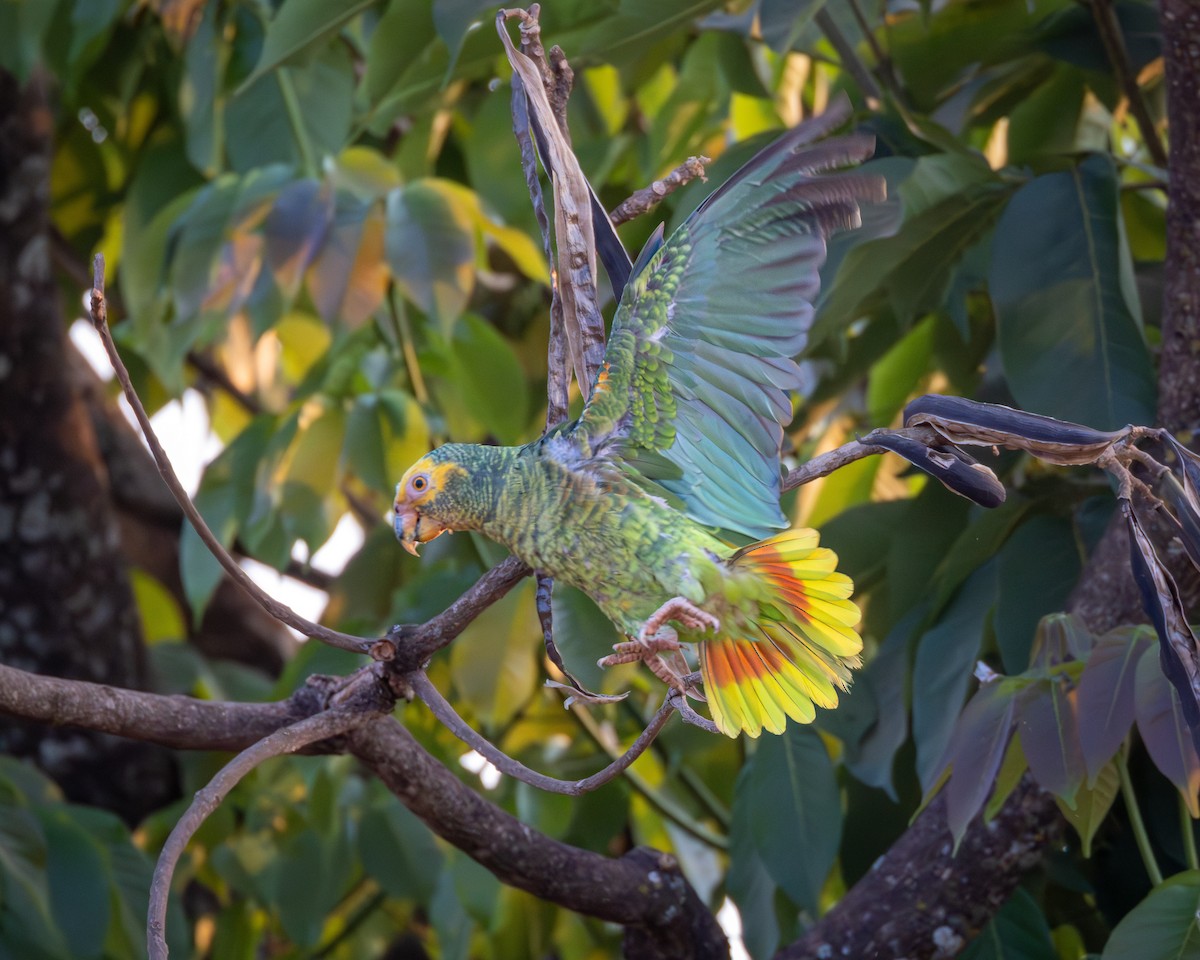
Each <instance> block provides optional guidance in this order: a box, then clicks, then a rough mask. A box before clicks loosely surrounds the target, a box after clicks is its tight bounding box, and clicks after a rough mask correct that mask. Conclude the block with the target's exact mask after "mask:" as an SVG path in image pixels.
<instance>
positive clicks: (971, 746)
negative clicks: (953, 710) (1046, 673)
mask: <svg viewBox="0 0 1200 960" xmlns="http://www.w3.org/2000/svg"><path fill="white" fill-rule="evenodd" d="M1014 692H1015V691H1014V690H1013V689H1012V687H1011V681H1010V682H1008V683H1006V682H1005V681H1003V680H998V681H993V682H991V683H987V684H984V685H983V686H981V687H980V688H979V690H978V691H977V692H976V694H975V696H973V697H972V698H971V700H970V702H968V703H967V706H966V708H965V709H964V710H963V712H962V716H961V717H960V718H959V721H958V728H957V729H956V730H955V732H954V738H953V739H952V740H951V741H950V745H949V747H948V748H947V756H946V759H947V762H948V763H949V764H950V765H951V767H952V768H953V769H952V771H951V773H950V782H949V783H948V784H947V785H946V821H947V824H948V825H949V827H950V833H951V834H952V835H953V836H954V845H955V848H956V849H957V847H958V844H959V843H960V842H961V840H962V838H963V834H964V833H966V830H967V827H968V826H969V825H970V823H971V821H972V820H973V819H975V815H976V814H977V813H979V811H980V810H981V809H983V803H984V801H985V800H986V799H987V797H988V794H989V793H991V792H992V787H993V785H994V784H995V780H996V774H997V773H998V772H999V770H1000V764H1001V761H1002V760H1003V759H1004V754H1005V752H1006V750H1007V747H1008V741H1009V738H1010V737H1011V735H1012V728H1013V716H1014V705H1015V697H1014ZM940 774H941V771H940V770H939V771H938V775H940Z"/></svg>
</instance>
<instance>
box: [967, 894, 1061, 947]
mask: <svg viewBox="0 0 1200 960" xmlns="http://www.w3.org/2000/svg"><path fill="white" fill-rule="evenodd" d="M1057 957H1058V954H1057V953H1056V952H1055V950H1054V942H1053V941H1052V940H1051V939H1050V925H1049V924H1047V923H1046V918H1045V916H1044V915H1043V914H1042V910H1041V908H1040V907H1039V906H1038V903H1037V901H1036V900H1034V899H1033V897H1032V896H1031V895H1030V894H1029V893H1028V892H1027V891H1026V890H1024V889H1022V888H1021V887H1018V888H1017V889H1016V890H1015V891H1014V892H1013V895H1012V896H1011V897H1010V898H1009V900H1008V903H1006V904H1005V905H1004V906H1003V907H1001V908H1000V910H999V912H998V913H997V914H996V915H995V916H994V917H993V918H992V920H991V922H990V923H989V924H988V925H987V926H986V927H984V928H983V931H982V932H981V933H980V934H979V936H978V937H976V938H975V939H974V940H972V941H971V943H970V944H969V945H968V947H967V949H966V950H964V951H963V953H962V960H1057Z"/></svg>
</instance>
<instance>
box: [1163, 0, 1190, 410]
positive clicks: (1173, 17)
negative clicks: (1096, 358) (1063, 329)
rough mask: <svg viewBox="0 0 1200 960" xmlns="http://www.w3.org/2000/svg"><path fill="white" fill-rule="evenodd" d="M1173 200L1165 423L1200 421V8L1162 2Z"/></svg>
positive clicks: (1176, 0)
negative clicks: (1199, 228)
mask: <svg viewBox="0 0 1200 960" xmlns="http://www.w3.org/2000/svg"><path fill="white" fill-rule="evenodd" d="M1160 10H1161V13H1162V16H1161V24H1162V33H1163V54H1164V59H1165V60H1166V76H1167V115H1168V116H1169V117H1170V124H1171V127H1170V134H1171V157H1170V184H1171V195H1170V200H1169V202H1168V204H1167V257H1166V261H1165V263H1164V289H1163V319H1162V354H1161V359H1160V366H1159V403H1158V415H1159V423H1160V424H1161V425H1162V426H1163V427H1165V428H1166V429H1168V430H1170V431H1171V432H1172V433H1176V432H1178V431H1182V430H1186V431H1195V430H1196V428H1197V424H1200V230H1198V228H1197V225H1198V224H1200V107H1198V106H1197V104H1200V7H1198V6H1197V4H1195V3H1193V2H1190V0H1162V3H1161V5H1160Z"/></svg>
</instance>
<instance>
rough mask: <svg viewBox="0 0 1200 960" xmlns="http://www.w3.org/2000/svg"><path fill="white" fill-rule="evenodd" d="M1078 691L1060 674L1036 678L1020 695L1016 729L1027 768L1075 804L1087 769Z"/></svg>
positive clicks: (1035, 776) (1069, 804)
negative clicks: (1084, 760)
mask: <svg viewBox="0 0 1200 960" xmlns="http://www.w3.org/2000/svg"><path fill="white" fill-rule="evenodd" d="M1077 710H1078V705H1077V691H1076V690H1074V689H1068V688H1067V681H1066V679H1065V678H1062V677H1055V678H1053V679H1050V680H1038V681H1036V682H1035V683H1034V684H1033V685H1032V686H1031V687H1029V688H1028V689H1027V690H1026V691H1025V692H1024V694H1023V695H1022V697H1021V704H1020V706H1019V707H1018V708H1017V730H1018V731H1019V732H1020V736H1021V747H1022V749H1023V750H1024V751H1025V759H1026V760H1027V761H1028V763H1029V772H1030V773H1032V774H1033V778H1034V779H1035V780H1036V781H1037V782H1038V783H1039V784H1040V785H1041V786H1042V787H1043V788H1044V789H1046V790H1049V791H1050V792H1051V793H1053V794H1054V795H1055V796H1057V797H1061V798H1062V799H1063V800H1064V801H1065V802H1066V804H1067V805H1068V806H1074V805H1075V792H1076V791H1077V790H1078V789H1079V785H1080V784H1081V783H1082V782H1083V778H1084V776H1085V775H1086V772H1087V771H1086V769H1085V767H1084V763H1083V747H1082V746H1081V745H1080V742H1079V717H1078V714H1077Z"/></svg>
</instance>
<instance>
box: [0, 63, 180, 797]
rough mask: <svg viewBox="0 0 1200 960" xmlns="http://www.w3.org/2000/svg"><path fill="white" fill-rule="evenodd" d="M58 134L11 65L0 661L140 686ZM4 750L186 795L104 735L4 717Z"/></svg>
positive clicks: (3, 291)
mask: <svg viewBox="0 0 1200 960" xmlns="http://www.w3.org/2000/svg"><path fill="white" fill-rule="evenodd" d="M52 129H53V123H52V117H51V114H50V112H49V110H48V109H47V108H46V105H45V102H44V99H43V97H42V95H41V93H40V90H39V84H38V83H37V82H36V81H33V82H30V83H29V84H27V85H26V86H25V88H24V89H21V87H20V86H19V85H18V83H17V81H16V79H15V78H14V77H13V76H12V75H10V74H8V73H5V72H0V409H3V410H5V411H6V412H7V414H6V416H5V417H3V418H2V419H0V660H3V661H4V662H5V663H7V664H9V665H11V666H16V667H20V668H22V669H26V670H31V671H36V672H38V673H47V674H52V675H57V676H61V677H69V678H75V679H80V680H90V681H94V682H98V683H108V684H113V685H117V686H122V687H134V688H139V687H144V686H145V684H146V679H147V671H146V658H145V651H144V649H143V647H142V642H141V636H140V626H139V622H138V614H137V608H136V606H135V604H134V600H133V594H132V591H131V589H130V585H129V579H128V575H127V572H126V569H125V562H124V559H123V557H122V555H121V550H120V541H119V538H118V535H117V528H116V524H115V522H114V518H113V514H112V510H111V508H110V505H109V496H108V490H107V483H108V479H107V475H106V472H105V470H104V464H103V461H102V460H101V458H100V455H99V450H98V447H97V444H96V437H95V434H94V432H93V430H92V425H91V422H90V421H89V418H88V415H87V410H86V409H85V406H84V404H83V402H82V400H81V398H80V396H79V394H78V392H77V391H76V390H75V389H73V387H72V378H71V377H70V375H69V373H68V369H67V343H66V338H65V334H64V330H63V324H62V319H61V317H60V315H59V310H58V306H57V302H56V301H57V298H56V293H55V288H54V284H53V281H52V277H51V267H50V242H49V233H48V229H49V209H48V192H49V187H48V185H49V166H50V159H49V156H50V154H49V135H50V131H51V130H52ZM0 750H3V751H4V752H5V753H9V754H15V755H17V756H28V757H32V758H33V759H34V760H36V762H37V763H38V764H39V766H41V767H42V769H43V770H45V771H46V772H47V773H48V774H49V775H50V776H52V777H53V778H54V779H56V780H57V781H58V782H59V784H60V785H61V786H62V787H63V789H64V791H65V792H66V793H67V796H68V797H72V798H79V799H81V800H84V799H86V800H87V802H89V803H94V804H99V805H101V806H105V807H108V808H110V809H113V810H116V811H118V812H119V813H121V814H122V815H123V816H125V817H126V818H127V819H129V820H131V821H133V820H137V819H139V818H140V817H141V816H142V815H144V814H145V813H147V812H149V811H150V810H153V809H156V808H158V807H160V806H161V805H162V804H163V803H164V802H165V801H166V800H167V799H168V798H169V797H170V796H172V795H173V794H174V792H175V791H176V786H175V777H174V771H173V767H172V764H171V762H170V760H169V757H168V755H167V754H166V753H165V752H164V751H162V750H160V749H158V748H154V747H149V746H147V745H144V744H137V743H129V742H127V741H120V740H117V739H115V738H111V737H107V736H104V735H102V734H96V733H93V732H89V731H81V730H71V729H62V728H54V729H51V730H46V729H45V728H42V727H36V726H31V725H27V724H21V723H14V722H11V721H6V722H5V723H4V724H3V725H2V726H0Z"/></svg>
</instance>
